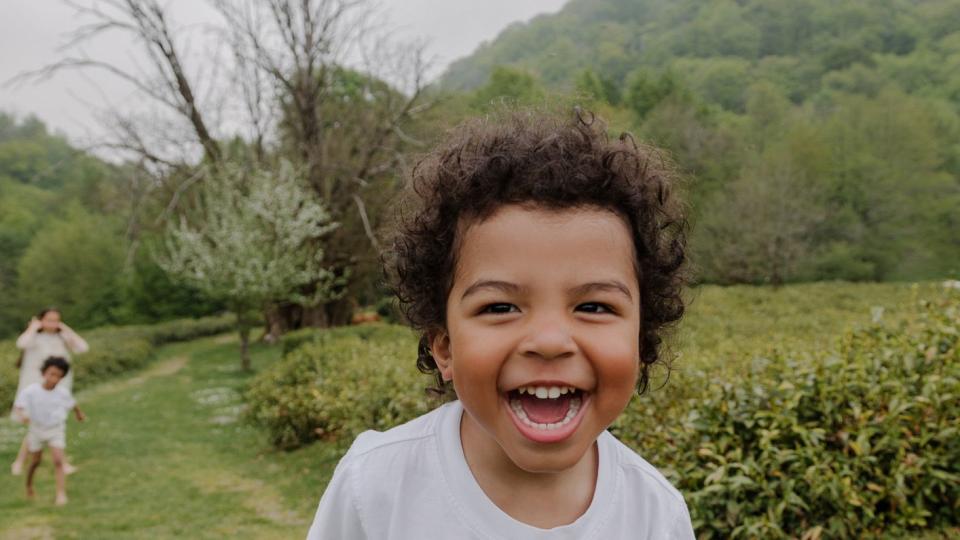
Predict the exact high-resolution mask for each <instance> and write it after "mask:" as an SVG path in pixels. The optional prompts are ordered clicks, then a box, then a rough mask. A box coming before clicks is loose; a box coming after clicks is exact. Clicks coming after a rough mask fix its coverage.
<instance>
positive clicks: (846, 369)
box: [247, 285, 960, 539]
mask: <svg viewBox="0 0 960 540" xmlns="http://www.w3.org/2000/svg"><path fill="white" fill-rule="evenodd" d="M837 287H841V286H839V285H838V286H837ZM841 296H842V295H841ZM914 303H915V305H917V308H916V309H910V308H907V309H905V310H903V311H904V312H903V313H898V314H897V316H896V317H895V318H894V319H892V320H896V321H897V324H888V325H886V326H884V325H881V324H879V323H878V324H869V325H865V326H863V327H861V328H858V329H856V330H851V331H848V332H846V333H844V334H842V335H841V337H840V338H837V340H836V341H835V343H834V344H833V345H832V346H822V345H820V344H819V341H820V338H822V337H823V335H822V333H821V334H820V335H817V336H811V338H810V339H811V340H813V339H814V338H816V342H817V345H816V346H815V347H811V348H808V349H803V348H801V347H799V346H796V344H795V343H794V342H793V341H790V342H789V349H790V350H789V352H786V350H785V349H784V348H782V347H777V346H770V345H768V346H767V347H766V348H764V349H763V350H764V351H765V352H766V353H767V354H766V355H765V357H764V356H755V357H747V358H746V359H740V361H739V362H730V364H731V365H732V367H729V366H728V367H724V368H722V369H715V368H713V366H710V365H709V363H708V362H707V361H706V360H707V358H700V359H698V360H697V362H696V363H692V362H688V363H687V364H689V365H687V366H681V367H682V368H686V367H691V366H692V367H693V368H697V369H682V370H680V371H677V372H675V374H674V377H673V378H672V379H671V381H670V382H671V384H670V385H669V386H668V387H666V388H665V389H661V390H655V391H653V392H651V393H650V394H646V395H644V396H643V397H642V398H639V399H635V400H633V402H632V403H631V404H630V406H629V407H628V408H627V410H626V411H625V412H624V414H622V415H621V416H620V418H619V419H618V420H617V422H616V423H615V424H614V425H613V426H611V431H612V432H614V433H615V434H616V435H617V437H618V438H620V439H621V440H622V441H624V442H625V443H626V444H628V445H630V446H631V447H633V448H634V449H636V450H637V451H638V452H639V453H640V454H641V455H643V456H644V457H645V458H646V459H648V460H649V461H650V462H651V463H653V464H654V465H656V466H657V467H658V468H659V469H660V470H662V471H663V472H664V474H666V475H667V477H668V478H670V480H671V481H672V482H673V483H674V485H676V486H677V487H678V488H679V489H680V490H681V491H682V492H683V493H684V495H685V497H686V498H687V501H688V504H689V506H690V511H691V516H692V518H693V520H694V525H695V528H696V530H697V532H698V535H699V536H700V537H701V538H800V537H802V538H805V539H817V538H860V537H873V536H878V535H880V534H888V533H891V532H894V533H895V532H898V531H899V532H904V531H910V530H917V529H924V528H934V527H944V526H954V527H955V526H956V525H957V524H958V523H960V432H958V426H960V401H958V400H960V294H957V293H956V292H953V293H951V292H949V291H948V292H947V294H946V295H945V296H942V297H940V298H938V299H937V300H936V301H929V300H917V301H916V302H914ZM823 309H824V310H826V312H827V313H833V312H832V311H831V310H835V309H837V308H836V306H833V307H829V306H824V308H823ZM721 311H723V310H721ZM740 312H747V313H749V309H748V307H742V308H737V310H735V311H734V313H740ZM818 313H819V312H818ZM837 316H839V315H837ZM703 322H706V321H703ZM800 323H801V324H806V323H805V322H803V321H800ZM726 324H728V325H729V324H731V323H730V321H728V322H727V323H726ZM733 324H740V323H739V322H734V323H733ZM815 328H816V329H817V331H818V332H822V329H820V328H817V327H815ZM742 337H743V341H745V342H750V343H745V344H744V350H748V349H751V348H754V349H755V350H754V351H753V352H754V353H757V352H758V351H760V349H761V348H760V347H754V345H752V341H765V340H767V339H768V338H769V335H765V334H760V335H757V336H750V335H743V336H742ZM289 339H290V342H289V346H290V348H291V352H290V354H289V355H287V356H286V357H285V359H284V360H283V361H281V362H280V363H279V364H277V365H276V366H274V367H273V368H272V369H270V370H268V371H265V372H264V373H262V374H261V375H260V376H259V377H258V378H257V379H256V380H255V382H254V383H253V385H252V386H251V388H250V390H249V391H248V393H247V399H248V401H249V403H250V409H249V411H248V414H249V417H250V419H251V420H253V421H254V422H256V423H258V424H260V425H262V426H265V427H266V428H267V430H268V432H269V434H270V437H271V440H272V441H273V443H274V444H275V445H276V446H278V447H280V448H286V449H290V448H296V447H298V446H300V445H303V444H307V443H310V442H312V441H315V440H317V439H322V440H325V441H330V442H334V443H336V444H338V445H340V446H341V447H342V446H343V443H349V442H350V441H351V440H352V439H353V437H354V436H355V435H356V434H357V433H359V432H361V431H363V430H365V429H378V430H383V429H388V428H390V427H392V426H394V425H397V424H400V423H402V422H404V421H406V420H409V419H412V418H414V417H416V416H418V415H420V414H422V413H424V412H426V411H427V410H429V409H430V408H432V407H433V406H434V405H435V404H434V403H431V401H430V399H429V398H428V397H427V396H426V395H425V394H424V388H425V387H427V386H429V384H430V380H429V379H427V378H426V377H425V376H423V375H421V374H419V373H417V371H416V370H415V368H414V358H413V355H414V352H415V351H416V341H415V339H414V338H413V336H412V335H411V334H410V333H409V331H408V330H406V329H403V328H399V327H394V326H387V325H374V326H362V327H352V328H347V329H338V330H333V331H326V332H320V333H318V332H315V331H314V332H302V333H298V334H296V335H293V336H290V337H289ZM751 340H752V341H751ZM818 349H819V350H818ZM693 350H694V351H696V352H697V353H698V354H701V355H707V354H709V350H710V348H709V347H703V346H702V344H701V346H698V347H695V348H694V349H693ZM728 354H729V351H727V350H723V351H722V358H717V357H714V358H717V362H718V363H720V362H722V361H725V360H726V359H727V356H728ZM745 354H746V353H745Z"/></svg>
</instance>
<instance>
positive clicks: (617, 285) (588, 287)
mask: <svg viewBox="0 0 960 540" xmlns="http://www.w3.org/2000/svg"><path fill="white" fill-rule="evenodd" d="M481 289H494V290H498V291H503V292H505V293H509V294H517V293H522V292H523V291H524V290H525V289H526V287H521V286H520V285H517V284H516V283H510V282H509V281H497V280H490V279H484V280H480V281H477V282H475V283H474V284H472V285H470V286H469V287H467V290H465V291H463V295H462V296H461V297H460V299H461V300H463V299H464V298H466V297H468V296H470V295H471V294H474V293H476V292H478V291H479V290H481ZM595 291H608V292H619V293H621V294H623V295H624V296H626V297H627V298H629V299H630V300H633V295H632V294H630V288H629V287H627V286H626V285H624V284H623V282H621V281H618V280H616V279H611V280H608V281H591V282H590V283H584V284H583V285H577V286H576V287H573V288H572V289H570V291H569V292H570V293H571V294H573V295H574V296H582V295H585V294H588V293H591V292H595Z"/></svg>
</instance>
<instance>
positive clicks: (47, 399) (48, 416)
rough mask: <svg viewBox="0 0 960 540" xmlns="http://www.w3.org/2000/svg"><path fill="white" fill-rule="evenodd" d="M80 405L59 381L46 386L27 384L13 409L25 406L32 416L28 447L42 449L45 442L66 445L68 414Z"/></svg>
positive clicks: (59, 445) (46, 443)
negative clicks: (55, 384) (53, 384)
mask: <svg viewBox="0 0 960 540" xmlns="http://www.w3.org/2000/svg"><path fill="white" fill-rule="evenodd" d="M76 406H77V402H76V401H75V400H74V399H73V396H72V395H70V393H69V392H67V391H66V390H64V389H62V388H60V385H57V386H55V387H54V388H53V390H47V389H45V388H44V387H43V385H41V384H40V383H33V384H31V385H30V386H27V387H26V388H25V389H24V390H23V391H22V392H20V394H19V395H18V396H17V399H16V401H14V403H13V407H14V409H23V410H24V413H25V414H26V415H27V417H28V418H29V419H30V428H29V430H28V431H27V448H28V449H29V450H30V451H31V452H39V451H40V450H42V449H43V446H44V445H48V446H51V447H53V448H66V447H67V437H66V430H67V415H68V414H69V413H70V410H71V409H73V408H74V407H76Z"/></svg>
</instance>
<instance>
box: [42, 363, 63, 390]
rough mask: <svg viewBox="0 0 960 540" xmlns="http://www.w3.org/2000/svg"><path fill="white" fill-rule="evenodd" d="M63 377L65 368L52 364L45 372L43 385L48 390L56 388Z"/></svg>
mask: <svg viewBox="0 0 960 540" xmlns="http://www.w3.org/2000/svg"><path fill="white" fill-rule="evenodd" d="M62 378H63V370H62V369H60V368H58V367H57V366H50V367H48V368H47V369H45V370H44V372H43V387H44V388H46V389H47V390H52V389H54V388H55V387H56V386H57V384H59V383H60V379H62Z"/></svg>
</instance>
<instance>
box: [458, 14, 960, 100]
mask: <svg viewBox="0 0 960 540" xmlns="http://www.w3.org/2000/svg"><path fill="white" fill-rule="evenodd" d="M502 65H507V66H514V67H518V68H522V69H523V70H526V71H529V72H530V73H532V74H534V75H536V76H537V77H538V78H539V79H540V80H541V81H542V82H543V83H544V84H545V85H547V86H548V87H552V88H567V89H569V88H572V87H573V85H574V82H575V80H576V78H577V76H578V75H579V74H580V72H582V71H583V70H584V69H587V68H589V69H591V70H593V71H595V72H596V73H597V74H598V75H600V76H602V77H603V78H606V79H609V80H611V81H613V82H614V83H617V84H623V83H624V82H625V81H626V80H627V79H628V78H629V76H630V74H631V72H633V71H635V70H637V69H638V68H653V69H658V70H660V69H667V68H669V69H672V70H674V71H676V72H677V73H678V75H679V76H680V77H682V78H683V79H685V80H688V81H690V83H691V84H692V85H693V86H695V87H696V89H697V90H698V91H700V93H702V94H703V95H705V97H707V98H708V99H710V100H713V101H716V102H719V103H722V104H724V105H733V106H741V107H742V100H737V99H730V97H729V96H727V95H724V92H725V91H726V92H730V89H728V88H725V86H728V85H732V86H736V84H737V83H738V82H739V83H740V84H741V85H742V84H743V83H746V82H753V81H756V80H758V79H764V80H771V81H774V82H776V83H777V84H778V85H779V86H781V87H782V88H783V89H784V90H785V91H786V93H787V94H788V95H789V96H790V98H791V99H792V100H793V101H794V102H801V101H803V100H805V99H808V98H810V97H811V96H812V95H814V94H815V93H816V92H817V91H818V90H819V89H821V88H823V87H847V88H850V89H852V90H854V91H856V92H858V93H860V92H862V93H869V92H870V91H871V89H875V87H876V86H877V83H878V82H879V81H894V82H896V83H897V84H898V85H899V86H900V87H901V88H902V89H903V90H904V91H906V92H909V93H913V92H918V93H921V94H923V95H936V96H940V97H944V98H948V99H951V100H953V101H954V103H960V2H956V1H955V0H918V1H907V0H859V1H851V2H831V1H828V0H770V1H767V0H740V1H733V0H719V1H704V0H676V1H674V0H571V1H570V2H569V3H568V4H567V5H566V6H565V7H564V8H563V9H562V10H561V11H560V12H558V13H556V14H552V15H543V16H540V17H537V18H535V19H533V20H532V21H530V22H529V23H526V24H515V25H513V26H511V27H509V28H507V29H506V30H504V31H503V32H502V33H501V34H500V35H499V36H498V37H497V39H496V40H494V41H493V42H491V43H488V44H484V45H483V46H481V47H480V48H479V49H478V50H477V51H475V52H474V53H473V54H472V55H471V56H469V57H467V58H464V59H462V60H459V61H457V62H454V63H453V64H452V65H451V66H450V68H449V69H448V70H447V72H446V74H445V75H444V76H443V78H442V84H443V85H444V86H445V87H448V88H451V89H460V90H463V89H472V88H475V87H478V86H480V85H482V84H483V83H484V82H485V81H486V80H487V78H488V76H489V74H490V73H491V71H492V70H493V68H494V66H502Z"/></svg>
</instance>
